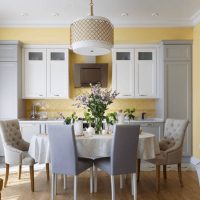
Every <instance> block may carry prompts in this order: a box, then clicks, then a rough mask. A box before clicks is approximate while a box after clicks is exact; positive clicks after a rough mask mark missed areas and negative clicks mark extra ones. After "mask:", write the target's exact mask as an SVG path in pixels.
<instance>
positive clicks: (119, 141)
mask: <svg viewBox="0 0 200 200" xmlns="http://www.w3.org/2000/svg"><path fill="white" fill-rule="evenodd" d="M139 133H140V126H136V125H116V126H114V138H113V141H112V147H111V156H110V158H99V159H96V160H95V161H94V164H95V167H97V168H100V169H101V170H103V171H105V172H106V173H108V174H109V175H110V176H111V189H112V200H114V199H115V182H114V176H115V175H123V174H132V181H131V191H132V194H133V195H134V200H136V199H137V182H136V163H137V148H138V139H139ZM95 171H96V170H95ZM95 184H96V183H95Z"/></svg>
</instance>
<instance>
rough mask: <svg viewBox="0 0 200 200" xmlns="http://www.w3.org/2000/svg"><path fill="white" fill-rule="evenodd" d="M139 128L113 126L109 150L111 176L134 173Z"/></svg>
mask: <svg viewBox="0 0 200 200" xmlns="http://www.w3.org/2000/svg"><path fill="white" fill-rule="evenodd" d="M139 134H140V126H138V125H115V126H114V138H113V141H112V149H111V174H112V175H119V174H128V173H134V172H136V163H137V149H138V138H139Z"/></svg>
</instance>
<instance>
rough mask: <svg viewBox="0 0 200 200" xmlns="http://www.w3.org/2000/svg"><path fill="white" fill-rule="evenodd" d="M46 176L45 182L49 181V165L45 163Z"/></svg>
mask: <svg viewBox="0 0 200 200" xmlns="http://www.w3.org/2000/svg"><path fill="white" fill-rule="evenodd" d="M46 175H47V181H49V163H46Z"/></svg>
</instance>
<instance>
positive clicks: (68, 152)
mask: <svg viewBox="0 0 200 200" xmlns="http://www.w3.org/2000/svg"><path fill="white" fill-rule="evenodd" d="M48 135H49V145H50V156H51V169H52V188H51V199H52V200H53V199H54V197H55V194H56V185H57V184H56V182H57V175H58V174H63V175H64V176H66V175H67V176H74V200H77V177H78V175H79V174H80V173H82V172H83V171H85V170H87V169H89V168H90V181H91V182H90V184H91V185H90V188H91V187H92V186H93V181H92V180H93V160H92V159H88V158H79V157H78V153H77V147H76V140H75V135H74V129H73V127H72V126H71V125H49V126H48Z"/></svg>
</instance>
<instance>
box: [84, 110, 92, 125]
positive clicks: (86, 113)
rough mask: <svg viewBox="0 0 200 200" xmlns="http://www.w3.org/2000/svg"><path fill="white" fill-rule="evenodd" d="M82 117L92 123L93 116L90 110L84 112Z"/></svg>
mask: <svg viewBox="0 0 200 200" xmlns="http://www.w3.org/2000/svg"><path fill="white" fill-rule="evenodd" d="M84 119H85V121H86V122H87V123H88V124H90V125H91V124H92V123H94V117H92V115H91V113H90V112H84Z"/></svg>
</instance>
